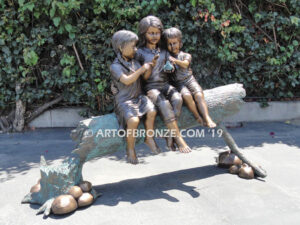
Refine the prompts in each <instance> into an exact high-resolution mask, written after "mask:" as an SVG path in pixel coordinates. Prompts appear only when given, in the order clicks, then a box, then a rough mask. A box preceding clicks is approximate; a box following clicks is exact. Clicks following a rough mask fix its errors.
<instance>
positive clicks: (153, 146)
mask: <svg viewBox="0 0 300 225" xmlns="http://www.w3.org/2000/svg"><path fill="white" fill-rule="evenodd" d="M145 143H146V144H147V145H148V147H149V148H150V150H151V151H152V153H153V154H159V153H160V152H161V151H160V148H159V147H158V146H157V144H156V142H155V140H154V138H146V139H145Z"/></svg>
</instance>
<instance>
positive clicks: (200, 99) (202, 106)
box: [194, 91, 217, 128]
mask: <svg viewBox="0 0 300 225" xmlns="http://www.w3.org/2000/svg"><path fill="white" fill-rule="evenodd" d="M194 97H195V101H196V103H197V107H198V109H199V112H200V113H201V115H202V116H203V119H204V121H205V123H206V126H207V127H209V128H214V127H216V126H217V125H216V123H215V122H214V121H213V120H212V119H211V117H210V116H209V113H208V109H207V105H206V102H205V99H204V94H203V91H201V92H197V93H196V94H195V96H194Z"/></svg>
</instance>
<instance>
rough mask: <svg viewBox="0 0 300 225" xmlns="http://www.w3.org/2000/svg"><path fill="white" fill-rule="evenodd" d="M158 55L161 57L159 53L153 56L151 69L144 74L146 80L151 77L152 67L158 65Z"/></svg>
mask: <svg viewBox="0 0 300 225" xmlns="http://www.w3.org/2000/svg"><path fill="white" fill-rule="evenodd" d="M158 57H159V54H157V55H155V56H154V57H153V59H152V62H151V63H150V65H151V66H150V69H148V70H147V71H146V72H145V73H144V75H143V78H144V79H145V80H148V78H149V77H150V75H151V73H152V68H153V67H154V66H155V65H156V61H157V59H158Z"/></svg>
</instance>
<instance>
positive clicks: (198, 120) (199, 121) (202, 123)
mask: <svg viewBox="0 0 300 225" xmlns="http://www.w3.org/2000/svg"><path fill="white" fill-rule="evenodd" d="M196 121H197V122H198V123H199V124H200V125H201V126H204V122H203V120H202V118H201V117H199V118H198V119H197V120H196Z"/></svg>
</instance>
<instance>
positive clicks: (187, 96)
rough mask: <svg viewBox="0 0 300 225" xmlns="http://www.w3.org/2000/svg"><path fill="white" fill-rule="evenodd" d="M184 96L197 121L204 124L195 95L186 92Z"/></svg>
mask: <svg viewBox="0 0 300 225" xmlns="http://www.w3.org/2000/svg"><path fill="white" fill-rule="evenodd" d="M182 98H183V101H184V103H185V104H186V105H187V107H188V109H189V110H190V111H191V112H192V113H193V115H194V117H195V119H196V121H197V122H198V123H199V124H200V125H202V126H203V120H202V118H201V116H200V115H199V112H198V109H197V107H196V104H195V101H194V98H193V96H192V95H191V94H188V93H184V94H182Z"/></svg>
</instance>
